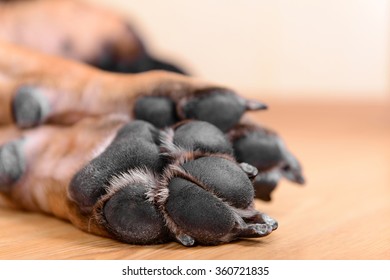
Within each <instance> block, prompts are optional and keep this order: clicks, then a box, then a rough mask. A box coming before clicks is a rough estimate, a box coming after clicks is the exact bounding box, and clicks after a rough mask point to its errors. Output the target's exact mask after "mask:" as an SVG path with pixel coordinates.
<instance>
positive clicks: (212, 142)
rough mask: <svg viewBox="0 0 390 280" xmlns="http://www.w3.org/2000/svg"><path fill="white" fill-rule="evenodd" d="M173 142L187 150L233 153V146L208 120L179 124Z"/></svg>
mask: <svg viewBox="0 0 390 280" xmlns="http://www.w3.org/2000/svg"><path fill="white" fill-rule="evenodd" d="M173 143H174V144H175V145H177V146H180V147H182V148H185V149H187V150H200V151H202V152H206V153H223V154H230V155H232V154H233V148H232V146H231V144H230V142H229V141H228V140H227V138H226V137H225V135H224V134H223V133H222V131H220V130H219V129H218V128H217V127H215V126H214V125H212V124H210V123H208V122H202V121H192V122H188V123H185V124H183V125H180V126H179V127H178V128H177V129H176V130H175V135H174V137H173Z"/></svg>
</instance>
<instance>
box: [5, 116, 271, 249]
mask: <svg viewBox="0 0 390 280" xmlns="http://www.w3.org/2000/svg"><path fill="white" fill-rule="evenodd" d="M255 170H256V169H255V168H250V166H249V165H245V164H239V163H237V162H236V161H235V159H234V157H233V149H232V147H231V144H230V142H229V141H228V139H227V138H226V136H225V135H224V134H223V133H222V131H220V130H219V129H218V128H217V127H215V126H214V125H212V124H210V123H207V122H201V121H186V122H182V123H179V124H177V125H175V126H173V127H172V128H169V129H166V130H164V131H161V130H158V129H157V128H155V127H154V126H152V125H151V124H149V123H147V122H144V121H133V122H127V123H126V122H125V121H124V120H123V119H115V118H112V119H108V118H103V119H101V120H100V122H97V121H96V119H91V120H84V121H83V122H81V123H78V124H77V125H75V126H72V127H68V128H59V127H50V126H42V127H39V128H36V129H34V130H30V131H26V132H25V133H24V135H23V138H21V139H20V140H16V141H13V142H9V143H8V144H4V145H3V146H1V147H0V195H1V196H2V197H4V198H7V199H8V200H10V201H12V202H13V203H14V205H17V206H19V207H22V208H24V209H28V210H31V211H43V212H46V213H50V214H53V215H55V216H58V217H60V218H63V219H68V220H70V221H71V222H72V223H73V224H74V225H76V226H77V227H79V228H81V229H83V230H85V231H88V232H91V233H94V234H98V235H103V236H108V237H111V238H114V239H117V240H120V241H123V242H127V243H131V244H157V243H164V242H168V241H172V240H176V241H178V242H180V243H181V244H183V245H185V246H193V245H196V244H204V245H216V244H220V243H224V242H230V241H232V240H235V239H240V238H249V237H250V238H253V237H262V236H266V235H268V234H269V233H271V232H272V230H274V229H276V226H275V223H276V222H275V221H274V220H273V219H270V218H267V217H268V216H265V215H264V214H262V213H260V212H258V211H257V210H256V209H255V208H254V203H253V199H254V189H253V185H252V182H251V180H252V179H253V176H255V173H256V172H255ZM0 201H1V200H0Z"/></svg>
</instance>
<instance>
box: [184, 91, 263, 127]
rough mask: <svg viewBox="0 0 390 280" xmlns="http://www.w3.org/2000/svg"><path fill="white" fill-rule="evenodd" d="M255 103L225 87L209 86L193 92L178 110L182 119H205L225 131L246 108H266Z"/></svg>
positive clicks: (236, 120)
mask: <svg viewBox="0 0 390 280" xmlns="http://www.w3.org/2000/svg"><path fill="white" fill-rule="evenodd" d="M256 104H257V103H255V102H254V101H251V102H248V101H247V100H245V99H243V98H241V97H239V96H237V95H236V94H235V93H233V92H231V91H228V90H226V89H222V88H211V89H204V90H201V91H197V92H195V93H194V97H193V98H191V99H190V100H188V101H187V102H186V103H185V104H182V108H181V109H180V110H181V113H182V115H183V116H182V118H184V119H197V120H202V121H207V122H209V123H212V124H214V125H215V126H217V127H218V128H219V129H221V130H222V131H227V130H229V129H230V128H231V127H233V126H234V125H235V124H237V123H238V121H239V120H240V119H241V116H242V115H243V114H244V112H245V111H246V110H258V109H265V108H266V107H265V106H264V105H263V104H261V103H258V104H259V105H257V106H256Z"/></svg>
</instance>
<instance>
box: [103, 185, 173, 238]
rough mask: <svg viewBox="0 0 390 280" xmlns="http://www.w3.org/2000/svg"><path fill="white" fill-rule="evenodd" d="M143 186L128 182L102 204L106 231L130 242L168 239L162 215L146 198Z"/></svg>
mask: <svg viewBox="0 0 390 280" xmlns="http://www.w3.org/2000/svg"><path fill="white" fill-rule="evenodd" d="M145 193H146V191H145V186H143V185H128V186H126V187H124V188H122V189H121V190H119V191H118V192H117V193H116V194H115V195H114V196H112V197H111V199H109V200H108V201H107V203H106V204H105V205H104V210H103V214H104V217H105V220H106V221H107V225H108V228H109V231H110V232H112V233H113V234H114V235H115V236H117V238H118V239H120V240H122V241H124V242H127V243H132V244H156V243H163V242H167V241H168V240H169V231H168V229H167V227H166V226H165V223H164V219H163V216H162V215H161V214H160V213H159V212H158V210H157V209H156V207H155V206H154V205H153V204H152V203H151V202H149V201H147V200H146V194H145Z"/></svg>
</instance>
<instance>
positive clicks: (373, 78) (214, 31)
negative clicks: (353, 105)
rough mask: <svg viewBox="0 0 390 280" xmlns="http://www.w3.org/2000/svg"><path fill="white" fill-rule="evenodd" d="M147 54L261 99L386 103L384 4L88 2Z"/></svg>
mask: <svg viewBox="0 0 390 280" xmlns="http://www.w3.org/2000/svg"><path fill="white" fill-rule="evenodd" d="M89 1H91V2H94V3H99V4H101V5H103V6H106V7H109V8H111V9H113V10H116V11H119V12H121V13H123V14H125V15H126V16H127V17H128V18H129V21H130V22H131V23H133V24H134V25H135V28H136V29H137V30H138V31H139V32H140V33H141V35H142V37H143V38H144V39H145V41H146V44H147V46H148V48H149V49H150V51H151V53H152V54H155V55H158V56H159V57H161V58H165V59H167V60H172V61H175V62H177V64H179V65H182V66H183V67H184V68H185V69H188V71H190V72H191V73H192V74H193V75H196V76H199V77H202V78H205V79H207V80H210V81H214V82H218V83H221V84H223V85H227V86H230V87H233V88H235V89H237V90H239V91H241V92H243V93H244V94H246V95H247V94H250V95H252V94H253V95H255V94H256V95H261V98H262V99H267V98H269V97H272V99H278V98H282V99H286V98H294V99H297V98H301V99H305V100H307V99H311V98H315V99H318V98H320V99H328V98H331V99H334V98H337V99H347V100H351V99H370V100H373V99H375V100H379V101H380V100H388V99H389V97H390V4H389V3H390V1H387V0H375V1H370V0H343V1H339V0H316V1H312V0H300V1H283V0H279V1H264V0H245V1H231V0H213V1H207V0H197V1H181V0H167V1H157V0H143V1H136V0H89Z"/></svg>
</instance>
